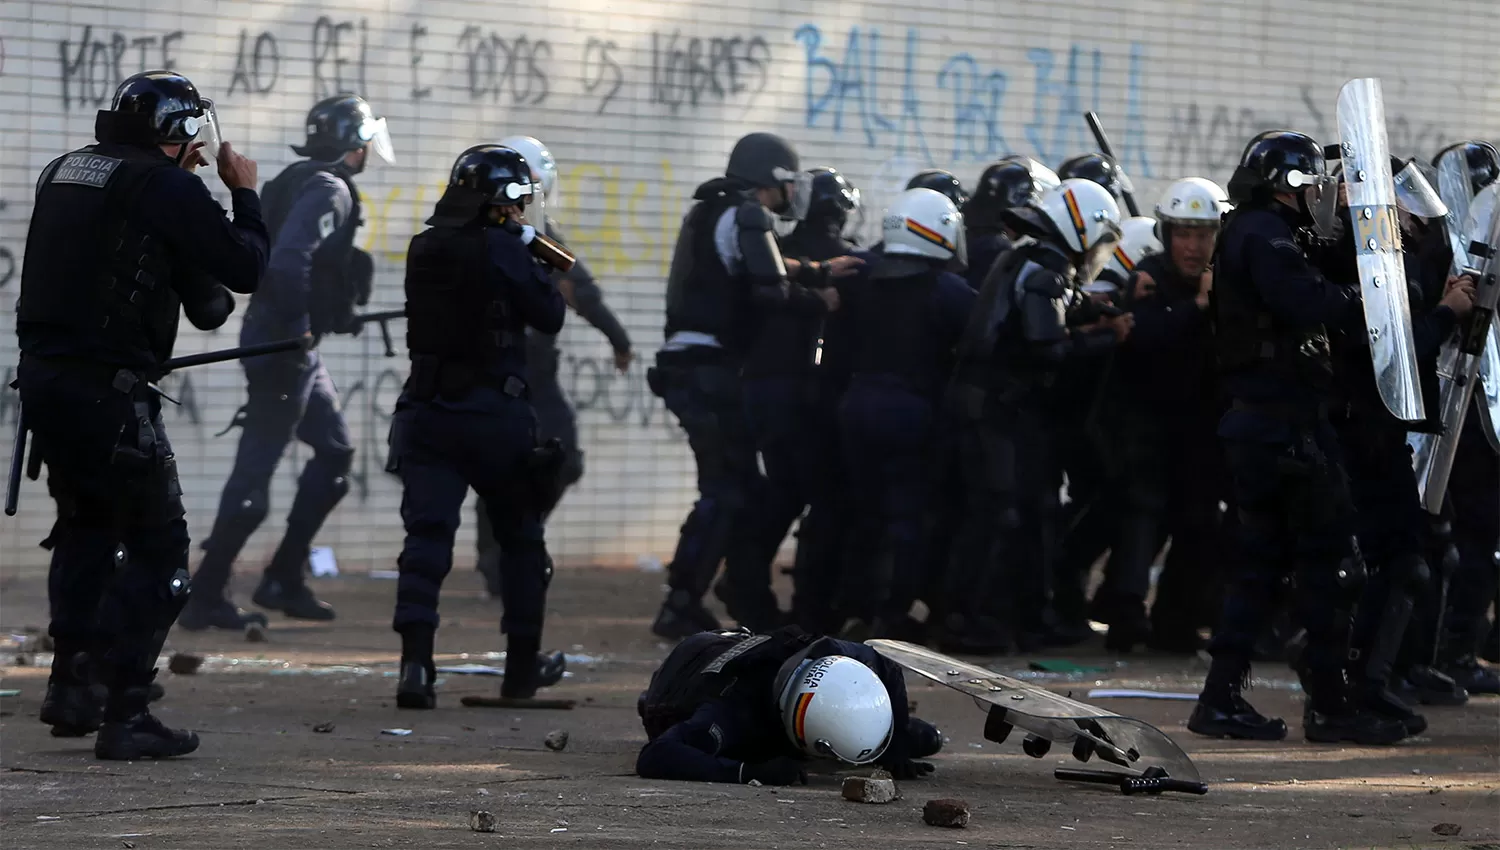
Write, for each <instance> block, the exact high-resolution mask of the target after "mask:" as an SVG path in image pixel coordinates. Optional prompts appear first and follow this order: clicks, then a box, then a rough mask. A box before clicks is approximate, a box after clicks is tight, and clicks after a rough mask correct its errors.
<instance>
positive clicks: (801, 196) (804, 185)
mask: <svg viewBox="0 0 1500 850" xmlns="http://www.w3.org/2000/svg"><path fill="white" fill-rule="evenodd" d="M771 176H772V177H775V178H776V179H777V180H778V181H780V183H781V185H782V187H783V188H785V187H786V184H788V183H790V184H792V185H791V188H790V189H788V190H787V205H786V209H784V210H782V211H781V212H780V215H781V217H782V218H784V219H787V220H790V221H802V220H803V219H805V218H807V210H808V207H810V206H811V205H812V181H813V176H812V175H811V174H809V173H807V172H806V171H788V170H787V169H785V168H777V169H775V170H773V171H772V172H771Z"/></svg>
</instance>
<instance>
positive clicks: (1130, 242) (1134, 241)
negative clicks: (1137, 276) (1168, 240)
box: [1083, 215, 1163, 292]
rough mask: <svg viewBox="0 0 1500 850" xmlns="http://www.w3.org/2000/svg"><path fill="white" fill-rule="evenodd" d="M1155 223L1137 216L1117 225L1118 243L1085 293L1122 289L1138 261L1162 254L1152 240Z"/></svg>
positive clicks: (1154, 235)
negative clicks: (1118, 231)
mask: <svg viewBox="0 0 1500 850" xmlns="http://www.w3.org/2000/svg"><path fill="white" fill-rule="evenodd" d="M1156 228H1157V223H1156V219H1154V218H1148V217H1147V216H1143V215H1138V216H1134V217H1132V218H1127V219H1125V221H1124V222H1122V223H1121V224H1120V231H1121V234H1120V241H1119V242H1118V243H1117V244H1116V245H1115V249H1114V250H1113V251H1112V252H1110V255H1109V263H1108V264H1107V265H1106V266H1105V267H1104V269H1103V271H1101V272H1099V279H1098V280H1095V281H1094V282H1092V283H1089V284H1087V285H1085V286H1084V287H1083V289H1084V291H1085V292H1114V291H1116V290H1117V289H1123V288H1124V287H1125V285H1126V284H1127V283H1128V282H1129V281H1130V276H1131V275H1132V274H1134V273H1135V267H1136V266H1137V265H1139V264H1140V262H1141V260H1144V259H1146V258H1147V257H1149V256H1151V255H1152V254H1160V253H1161V252H1162V250H1163V249H1162V244H1161V242H1160V241H1159V240H1157V238H1156Z"/></svg>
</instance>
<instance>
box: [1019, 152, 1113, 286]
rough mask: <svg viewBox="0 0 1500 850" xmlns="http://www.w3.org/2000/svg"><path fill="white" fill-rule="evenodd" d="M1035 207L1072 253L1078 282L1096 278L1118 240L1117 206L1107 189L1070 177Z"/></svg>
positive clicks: (1082, 282)
mask: <svg viewBox="0 0 1500 850" xmlns="http://www.w3.org/2000/svg"><path fill="white" fill-rule="evenodd" d="M1037 208H1038V209H1039V210H1040V211H1041V213H1042V215H1043V216H1044V217H1046V218H1047V220H1048V221H1049V222H1051V224H1052V226H1053V228H1055V229H1056V230H1057V233H1058V235H1059V236H1061V237H1062V240H1063V244H1062V247H1064V248H1066V249H1067V250H1068V251H1069V253H1071V254H1073V257H1074V265H1075V266H1076V267H1077V269H1078V283H1079V284H1087V283H1088V282H1089V281H1091V280H1093V279H1094V278H1095V277H1098V275H1099V272H1100V271H1101V270H1102V269H1103V268H1104V265H1105V263H1107V262H1109V259H1110V256H1111V252H1112V251H1113V250H1114V246H1115V244H1116V243H1118V242H1119V241H1120V235H1121V234H1120V206H1119V204H1117V203H1115V196H1114V195H1111V194H1110V192H1109V190H1108V189H1106V188H1104V187H1103V186H1100V185H1099V184H1098V183H1095V182H1094V181H1092V180H1084V179H1082V178H1078V177H1070V178H1068V179H1067V180H1064V181H1062V183H1060V184H1058V185H1057V187H1055V188H1053V189H1048V190H1047V191H1045V192H1043V193H1042V196H1041V198H1039V199H1038V200H1037Z"/></svg>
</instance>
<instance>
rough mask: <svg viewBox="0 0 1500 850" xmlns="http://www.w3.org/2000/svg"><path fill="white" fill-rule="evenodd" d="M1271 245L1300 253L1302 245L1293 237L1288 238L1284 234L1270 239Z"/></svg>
mask: <svg viewBox="0 0 1500 850" xmlns="http://www.w3.org/2000/svg"><path fill="white" fill-rule="evenodd" d="M1271 247H1272V248H1282V249H1285V250H1288V251H1296V252H1297V253H1298V254H1301V253H1302V246H1301V245H1298V244H1297V241H1296V240H1295V239H1288V238H1287V237H1285V236H1278V237H1276V238H1275V239H1272V240H1271Z"/></svg>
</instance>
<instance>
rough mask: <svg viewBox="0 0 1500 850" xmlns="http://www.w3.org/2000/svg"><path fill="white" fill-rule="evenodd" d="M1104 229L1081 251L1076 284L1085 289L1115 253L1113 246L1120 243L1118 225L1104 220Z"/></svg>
mask: <svg viewBox="0 0 1500 850" xmlns="http://www.w3.org/2000/svg"><path fill="white" fill-rule="evenodd" d="M1105 224H1106V229H1105V231H1104V233H1103V234H1102V235H1100V237H1099V240H1098V241H1097V242H1095V243H1094V244H1093V245H1091V246H1089V249H1088V250H1087V251H1084V252H1083V258H1082V259H1081V260H1079V262H1078V280H1077V283H1078V286H1079V288H1081V289H1085V290H1087V288H1088V286H1089V284H1091V283H1093V282H1094V281H1095V280H1097V279H1098V277H1099V273H1100V272H1102V271H1104V269H1105V267H1106V266H1108V265H1109V261H1110V259H1111V258H1112V257H1114V255H1115V246H1116V245H1119V244H1120V236H1121V233H1120V225H1118V224H1116V223H1115V222H1113V221H1108V222H1105Z"/></svg>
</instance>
